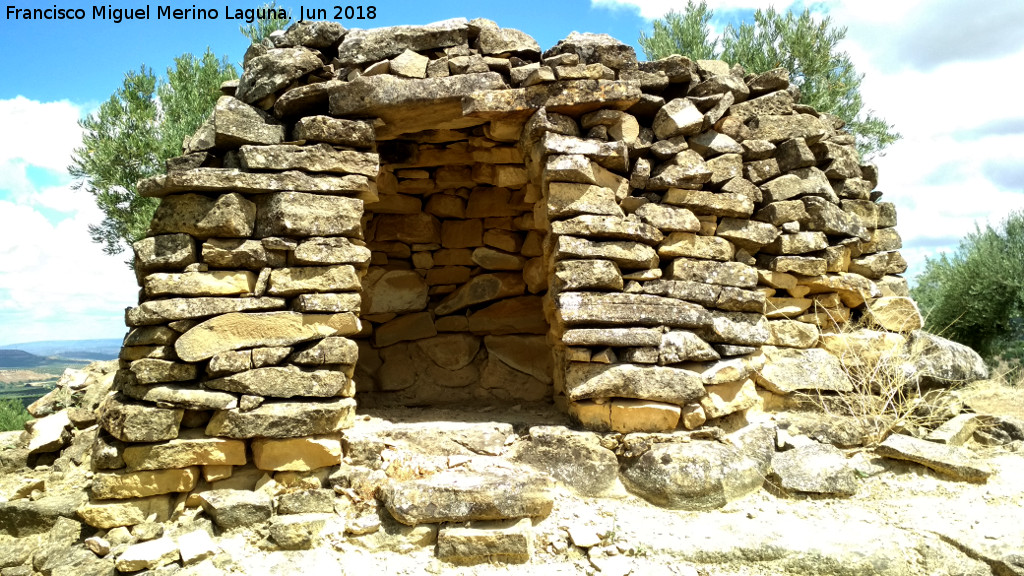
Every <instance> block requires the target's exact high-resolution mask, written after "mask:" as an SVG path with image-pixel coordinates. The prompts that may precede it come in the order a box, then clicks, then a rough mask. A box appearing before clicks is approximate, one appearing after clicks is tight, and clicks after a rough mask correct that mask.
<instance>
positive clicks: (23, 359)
mask: <svg viewBox="0 0 1024 576" xmlns="http://www.w3.org/2000/svg"><path fill="white" fill-rule="evenodd" d="M46 362H47V360H46V358H44V357H42V356H36V355H35V354H30V353H28V352H25V351H24V350H6V349H4V350H0V368H35V367H37V366H42V365H43V364H45V363H46Z"/></svg>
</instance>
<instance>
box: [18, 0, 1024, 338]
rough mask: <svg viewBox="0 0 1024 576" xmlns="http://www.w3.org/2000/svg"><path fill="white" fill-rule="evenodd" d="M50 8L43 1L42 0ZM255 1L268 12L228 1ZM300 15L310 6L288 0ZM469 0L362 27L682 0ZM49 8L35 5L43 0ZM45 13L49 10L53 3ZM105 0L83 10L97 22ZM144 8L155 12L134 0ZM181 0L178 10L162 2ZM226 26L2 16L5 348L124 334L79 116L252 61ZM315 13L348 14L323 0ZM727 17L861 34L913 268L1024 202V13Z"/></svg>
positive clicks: (879, 9)
mask: <svg viewBox="0 0 1024 576" xmlns="http://www.w3.org/2000/svg"><path fill="white" fill-rule="evenodd" d="M36 4H37V3H36ZM227 4H228V7H229V8H230V9H231V11H233V10H234V9H235V8H248V7H252V6H255V5H256V4H257V3H256V2H248V3H242V2H236V3H231V2H228V3H227ZM279 4H283V5H284V6H286V7H289V8H298V4H299V3H291V2H283V3H279ZM496 4H498V3H480V2H468V1H455V0H434V1H432V2H415V3H413V2H389V1H386V0H385V1H378V2H375V5H376V6H377V18H376V19H375V20H372V21H370V20H366V21H362V22H355V21H346V22H343V24H345V25H346V26H348V27H362V28H369V27H376V26H391V25H396V24H421V23H427V22H431V21H436V20H442V19H445V18H452V17H457V16H465V17H468V18H474V17H485V18H491V19H493V20H495V21H497V22H498V23H499V24H501V25H502V26H506V27H512V28H519V29H521V30H524V31H526V32H528V33H530V34H531V35H533V36H534V37H535V38H536V39H537V40H538V42H539V43H540V44H541V46H542V47H543V48H547V47H550V46H552V45H554V44H555V43H556V42H557V41H558V40H559V39H560V38H563V37H564V36H566V35H568V33H569V32H571V31H572V30H580V31H588V32H605V33H609V34H611V35H612V36H615V37H616V38H619V39H620V40H622V41H624V42H627V43H630V44H633V45H634V46H635V47H637V51H638V53H641V54H642V52H641V51H640V49H639V46H638V45H637V43H636V39H637V37H638V36H639V33H640V31H642V30H644V31H647V30H649V29H650V22H651V20H652V19H654V18H658V17H661V16H663V15H664V14H665V13H666V12H667V11H668V10H669V9H671V8H673V7H676V8H679V7H681V5H682V3H681V2H680V1H679V0H674V1H668V0H656V1H645V0H591V1H589V2H588V1H587V0H564V1H562V2H550V1H546V2H537V1H535V0H520V1H519V2H515V3H501V6H494V5H496ZM31 5H32V4H29V3H26V6H25V7H29V6H31ZM37 5H38V4H37ZM94 5H98V6H103V5H106V4H104V3H100V2H92V3H90V2H80V1H71V2H65V3H61V4H60V6H61V7H82V8H84V9H85V10H86V11H87V12H89V13H90V16H91V10H92V7H93V6H94ZM132 5H133V6H144V4H139V3H133V4H132ZM162 5H164V4H162ZM171 5H172V6H173V7H175V8H191V7H192V6H193V5H195V6H198V7H204V8H217V9H218V10H219V11H220V17H219V18H218V19H217V20H215V21H178V22H171V21H166V20H162V21H157V20H156V19H155V12H156V6H157V5H156V4H153V5H152V9H151V13H152V14H153V17H152V19H151V20H149V21H123V22H121V23H119V24H118V23H114V22H111V21H96V20H92V19H87V20H85V21H78V22H54V21H28V22H26V21H23V20H15V19H13V18H12V17H11V15H9V14H8V15H7V17H6V18H4V19H0V38H3V39H4V45H5V49H6V50H5V57H4V58H3V59H0V78H3V81H2V82H0V134H2V135H3V136H2V137H0V345H5V344H11V343H18V342H29V341H36V340H62V339H85V338H118V337H120V336H121V335H123V333H124V326H123V310H124V308H125V307H126V306H131V305H133V304H134V303H135V300H136V297H137V287H136V285H135V279H134V276H133V274H132V273H131V272H130V271H129V270H128V268H127V267H126V266H125V264H124V260H125V259H126V258H127V256H126V255H124V254H122V255H117V256H107V255H104V254H103V252H102V250H101V249H100V246H99V245H97V244H94V243H92V242H91V241H90V239H89V235H88V226H89V224H95V223H98V222H99V221H100V220H101V218H102V215H101V213H100V212H99V210H98V209H97V208H96V207H95V205H94V203H93V200H92V198H91V197H90V196H89V195H88V194H86V193H84V192H81V191H77V190H74V189H73V182H72V180H71V178H70V177H69V176H68V174H67V170H66V167H67V165H68V164H69V163H70V161H71V157H72V152H73V150H74V148H75V147H76V146H78V145H79V141H80V137H81V134H80V131H79V129H78V126H77V120H78V119H79V118H81V117H83V116H85V115H88V114H90V113H91V112H92V111H93V110H95V108H96V107H97V106H98V104H99V103H100V102H102V101H104V100H106V99H107V98H108V97H109V96H110V94H112V93H113V92H114V90H116V89H117V87H118V86H119V85H120V83H121V80H122V79H123V75H124V73H125V72H126V71H128V70H133V69H138V67H139V66H140V65H143V64H144V65H146V66H150V67H152V68H153V69H154V70H157V71H158V72H159V71H162V70H164V69H166V67H167V65H168V64H169V63H170V62H171V61H172V59H173V58H174V57H175V56H178V55H180V54H183V53H186V52H193V53H201V52H202V51H203V50H204V49H205V48H206V47H208V46H209V47H210V49H211V50H212V51H213V52H214V53H215V54H218V55H227V56H228V57H229V58H230V59H231V60H232V61H234V62H239V61H241V56H242V54H243V52H244V50H245V45H246V41H245V39H244V38H243V37H242V36H241V35H240V34H239V33H238V25H239V23H240V22H239V21H238V20H227V19H225V17H224V12H225V9H224V5H225V3H224V2H203V1H202V0H198V1H194V2H193V1H189V2H172V3H171ZM303 5H304V6H306V7H307V8H325V9H328V10H329V12H333V10H330V9H331V6H327V5H320V4H317V3H314V2H305V3H303ZM709 5H710V6H711V7H712V8H713V9H714V10H715V19H714V20H713V22H712V24H713V26H714V28H716V29H719V30H720V29H723V28H724V27H725V25H726V24H727V23H729V22H739V21H743V20H749V19H751V16H752V14H753V11H754V10H756V9H757V8H764V7H767V6H769V5H773V6H774V7H775V8H776V9H778V10H785V9H787V8H794V9H797V10H801V9H803V8H804V7H810V8H811V9H812V11H814V12H815V13H817V14H819V15H822V16H825V15H827V16H829V17H831V18H832V21H833V22H834V23H835V24H838V25H842V26H846V27H847V28H848V34H847V39H846V41H845V43H844V45H843V49H844V50H846V51H847V52H848V53H849V54H850V55H851V57H852V59H853V61H854V63H855V65H856V67H857V69H858V71H859V72H861V73H863V74H865V78H864V83H863V87H862V92H863V95H864V100H865V102H866V104H867V106H868V107H869V108H871V109H873V110H875V111H876V112H877V113H878V114H879V115H881V116H882V117H884V118H885V119H887V120H888V121H889V122H892V123H894V124H896V127H897V129H898V130H899V131H900V132H901V133H902V134H903V135H904V138H903V140H902V141H900V142H899V143H897V144H896V145H894V146H892V147H891V148H890V149H889V150H888V151H887V153H886V155H885V156H884V157H881V158H878V159H876V162H877V164H878V165H879V168H880V171H881V179H880V185H879V188H880V189H881V190H883V191H884V192H885V198H886V199H888V200H891V201H893V202H895V203H896V204H897V207H898V209H899V217H900V221H899V230H900V233H901V234H902V236H903V238H904V251H903V252H904V255H905V256H906V258H907V260H908V261H909V262H910V265H911V269H910V271H909V275H911V276H913V274H915V273H917V272H919V271H920V270H921V268H922V266H923V262H924V259H925V257H926V256H928V255H934V254H936V253H938V251H941V250H952V249H953V248H955V247H956V245H957V242H958V240H959V238H961V237H962V236H963V235H964V234H966V233H968V232H970V231H971V230H973V229H974V226H975V225H976V224H981V225H984V224H985V223H986V222H992V223H997V222H998V221H999V220H1001V219H1002V218H1004V217H1005V216H1006V215H1007V214H1008V213H1009V212H1010V211H1012V210H1017V209H1022V208H1024V108H1022V107H1021V106H1020V105H1019V104H1018V101H1019V96H1018V93H1017V91H1016V89H1015V85H1016V84H1019V82H1018V80H1017V75H1018V74H1019V71H1020V70H1024V40H1022V39H1024V2H1015V1H1011V2H990V3H970V2H963V1H962V0H900V1H899V2H893V1H892V0H887V1H885V2H883V1H882V0H857V1H840V0H829V1H825V2H817V3H814V4H807V3H805V2H796V3H794V2H787V1H780V2H762V1H760V0H712V1H710V2H709Z"/></svg>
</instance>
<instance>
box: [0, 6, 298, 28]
mask: <svg viewBox="0 0 1024 576" xmlns="http://www.w3.org/2000/svg"><path fill="white" fill-rule="evenodd" d="M150 8H151V6H149V5H148V4H147V5H146V6H145V7H140V8H114V7H113V6H112V5H107V6H93V7H92V10H91V14H90V12H89V11H87V10H86V9H84V8H58V7H57V5H56V4H54V5H53V7H52V8H18V7H17V6H7V19H8V20H85V19H86V17H87V16H90V15H91V19H92V20H110V21H112V22H114V23H115V24H120V23H121V21H122V20H149V19H150V17H151V14H152V12H151V11H150ZM223 14H224V19H225V20H240V21H244V22H246V23H248V24H252V23H253V22H255V21H256V20H265V19H270V18H281V19H284V20H287V19H288V11H287V10H285V9H284V8H246V9H242V8H235V9H232V8H230V7H229V6H225V7H224V12H223ZM220 17H221V12H220V11H219V10H217V9H216V8H197V7H196V5H195V4H193V5H192V7H191V8H175V7H173V6H157V7H156V19H157V20H217V19H219V18H220Z"/></svg>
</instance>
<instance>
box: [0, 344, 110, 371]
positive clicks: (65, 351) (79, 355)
mask: <svg viewBox="0 0 1024 576" xmlns="http://www.w3.org/2000/svg"><path fill="white" fill-rule="evenodd" d="M120 350H121V339H120V338H104V339H98V340H46V341H42V342H23V343H20V344H5V345H3V346H0V353H2V352H7V351H20V352H22V353H28V354H29V355H30V356H32V355H34V356H42V357H44V358H45V357H57V358H65V359H69V360H113V359H114V358H117V355H118V353H119V352H120ZM36 365H37V364H33V366H36Z"/></svg>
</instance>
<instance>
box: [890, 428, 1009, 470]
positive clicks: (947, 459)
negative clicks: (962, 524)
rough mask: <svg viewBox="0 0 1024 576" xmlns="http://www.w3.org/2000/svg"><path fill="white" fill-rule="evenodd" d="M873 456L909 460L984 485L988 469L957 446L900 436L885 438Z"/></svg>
mask: <svg viewBox="0 0 1024 576" xmlns="http://www.w3.org/2000/svg"><path fill="white" fill-rule="evenodd" d="M875 453H876V454H878V455H879V456H884V457H886V458H894V459H896V460H909V461H911V462H917V463H918V464H921V465H922V466H926V467H928V468H931V469H932V470H935V471H936V472H939V473H942V474H945V475H947V476H950V477H952V478H954V479H957V480H966V481H968V482H984V481H985V479H986V478H988V477H989V476H990V475H991V474H992V470H991V469H990V468H989V466H988V465H987V464H985V463H984V462H980V461H979V460H978V457H977V456H976V455H975V454H974V452H972V451H970V450H969V449H967V448H963V447H961V446H949V445H946V444H939V443H937V442H929V441H928V440H921V439H918V438H914V437H912V436H906V435H903V434H893V435H891V436H889V437H888V438H886V439H885V441H884V442H882V444H881V445H879V446H878V448H876V449H875Z"/></svg>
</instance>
